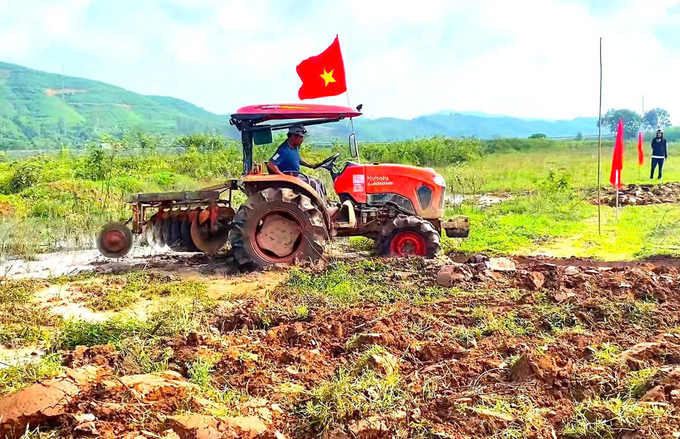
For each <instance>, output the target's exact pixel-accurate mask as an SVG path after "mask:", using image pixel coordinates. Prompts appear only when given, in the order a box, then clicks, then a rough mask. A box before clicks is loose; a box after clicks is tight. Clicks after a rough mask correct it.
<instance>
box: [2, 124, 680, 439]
mask: <svg viewBox="0 0 680 439" xmlns="http://www.w3.org/2000/svg"><path fill="white" fill-rule="evenodd" d="M104 140H105V141H104V143H105V144H106V148H103V149H102V148H99V147H95V146H92V147H91V148H89V149H88V150H86V151H82V152H76V151H72V150H68V149H63V150H62V151H61V152H60V153H54V154H50V155H44V156H37V157H29V158H22V159H10V158H5V159H4V160H3V161H2V163H0V193H2V194H3V195H2V196H0V215H1V218H2V235H0V239H1V242H0V244H1V245H2V248H1V252H2V256H3V258H4V259H5V260H6V261H5V263H4V265H3V267H4V269H5V279H4V281H3V283H2V284H0V343H3V344H4V345H5V347H4V348H3V349H2V350H0V356H2V357H3V358H0V361H2V364H0V396H1V397H2V398H0V414H2V415H3V416H4V417H3V418H2V419H0V434H3V435H7V436H10V437H22V436H23V437H26V438H38V437H39V438H52V437H82V436H92V437H95V436H97V437H107V438H109V437H110V438H114V437H129V438H137V437H145V438H158V437H164V438H175V437H182V438H198V437H200V438H203V437H215V438H217V437H228V438H229V437H251V438H255V437H257V438H265V437H266V438H270V437H271V438H281V437H286V438H307V437H317V436H320V437H324V438H328V439H330V438H335V439H340V438H353V437H359V438H369V437H370V438H373V437H404V438H406V437H409V438H411V437H416V438H487V437H491V438H497V439H511V438H525V437H526V438H557V437H558V438H624V437H625V438H657V437H658V438H665V437H677V436H678V435H679V434H680V422H678V419H679V418H678V414H679V413H678V410H677V407H678V406H679V405H680V387H679V386H678V379H677V378H678V376H680V369H678V364H680V338H679V337H680V335H679V334H680V320H679V318H678V315H677V309H678V307H679V306H680V295H679V293H680V291H679V290H678V285H679V284H678V282H679V281H680V273H679V272H678V268H679V267H680V264H678V262H677V259H674V258H675V257H677V256H678V253H680V232H678V231H677V230H678V227H677V226H678V225H679V223H680V209H678V207H677V206H678V204H677V198H678V196H680V185H675V184H673V182H675V181H680V168H677V167H675V166H674V159H673V157H674V156H675V153H676V152H677V151H678V147H677V144H672V145H671V149H670V152H669V155H670V157H671V160H670V161H669V162H668V165H667V166H668V168H667V170H666V172H665V178H664V185H663V186H656V187H654V188H651V189H650V192H647V191H642V190H641V189H638V187H637V186H636V187H635V188H632V189H628V188H627V189H626V197H625V198H623V199H622V200H625V202H624V203H623V204H624V206H622V207H621V208H620V209H619V210H618V211H617V210H616V209H615V208H613V207H611V206H609V205H608V204H606V205H602V206H601V210H602V234H599V233H598V222H597V210H598V208H597V206H596V205H595V204H593V203H592V201H593V199H594V197H595V196H596V192H597V190H596V174H597V162H596V145H595V144H594V143H593V142H592V141H581V142H577V141H565V142H554V141H549V140H541V139H537V140H531V141H529V140H519V139H515V140H513V139H499V140H492V141H481V140H475V139H460V140H457V139H437V138H435V139H423V140H416V141H409V142H399V143H394V144H366V145H363V147H362V155H363V158H364V159H365V160H366V161H371V162H372V161H398V162H408V163H415V164H418V165H422V166H432V167H435V168H436V169H437V170H439V171H440V172H441V173H442V175H444V176H445V178H446V180H447V183H448V190H449V192H448V193H449V197H450V201H451V202H450V203H449V204H448V205H447V214H449V215H455V214H461V213H462V214H466V215H469V216H470V218H471V234H470V237H469V238H468V239H465V240H461V241H456V240H449V239H446V240H444V242H443V249H444V252H443V253H444V254H443V255H442V256H440V258H438V259H435V260H421V259H408V260H390V259H379V258H376V257H375V256H374V255H373V254H372V253H371V251H370V248H371V245H370V242H367V241H368V240H364V239H350V240H338V241H337V242H335V243H334V244H333V246H332V247H331V248H329V249H328V251H327V253H326V255H325V258H324V260H323V261H322V263H320V264H315V265H313V266H312V265H302V266H299V267H293V268H290V267H274V268H272V269H269V270H265V271H263V272H259V273H239V272H237V271H235V270H234V269H233V267H229V266H228V264H227V257H226V256H225V255H217V256H215V257H214V258H209V257H207V256H204V255H200V254H178V253H155V252H152V251H149V250H148V249H145V248H144V247H142V248H141V249H139V253H136V254H134V255H133V256H131V257H127V258H125V259H123V260H122V261H105V260H102V259H101V258H95V257H92V256H88V257H87V258H85V259H79V260H78V261H77V262H76V257H75V256H73V255H81V256H82V255H90V254H91V253H87V251H83V250H85V249H88V248H90V247H91V246H92V241H93V237H94V235H95V233H96V231H97V229H98V228H99V227H100V226H101V224H103V223H105V222H106V221H108V220H110V219H116V220H119V219H123V220H127V219H128V218H129V216H130V212H129V211H128V208H127V206H126V205H125V204H124V203H123V201H122V200H123V198H122V197H123V195H124V194H125V193H129V192H137V191H161V190H175V189H179V190H182V189H194V188H199V187H202V186H207V185H210V184H213V183H217V182H221V181H223V180H224V179H225V178H228V177H230V176H236V175H237V174H238V172H239V168H240V153H239V151H238V149H237V148H236V146H235V145H234V144H233V143H232V142H230V141H228V140H225V139H224V138H222V137H219V136H203V135H194V136H186V137H181V138H178V139H172V140H171V141H170V140H168V139H166V138H164V137H160V136H149V135H139V134H136V135H129V136H126V137H124V138H123V139H122V140H115V139H104ZM274 147H275V144H273V145H269V146H265V147H262V148H260V149H256V154H257V156H256V160H258V161H263V160H265V159H266V158H267V157H268V156H269V155H271V153H272V151H273V149H274ZM627 147H628V151H627V154H626V164H625V168H624V182H625V183H630V184H638V185H639V184H647V183H648V182H649V180H648V179H647V178H645V176H647V177H648V175H645V174H646V173H647V172H648V168H647V165H646V164H645V166H644V167H643V168H642V170H641V171H640V176H639V177H638V169H637V165H636V155H635V151H634V149H635V148H634V147H633V146H632V144H629V145H627ZM611 148H612V145H611V143H605V145H604V148H603V149H604V151H603V163H602V182H603V196H604V197H605V198H607V202H609V200H610V199H611V191H610V190H609V189H608V185H607V184H606V182H607V180H608V169H609V158H610V157H611V155H610V154H611ZM345 150H346V146H345V145H341V144H336V145H333V146H332V147H324V148H318V147H311V146H307V147H306V148H305V149H303V152H302V154H303V156H305V157H307V158H309V159H310V160H309V161H318V160H319V159H321V158H323V157H325V156H327V155H330V154H331V153H333V152H336V151H337V152H341V153H342V154H345V155H343V158H345V159H346V158H347V156H346V151H345ZM317 175H319V176H321V177H322V178H325V179H326V181H327V183H328V184H330V181H329V180H328V176H327V175H323V174H321V173H318V174H317ZM636 191H637V193H636ZM659 191H662V192H659ZM650 194H657V195H650ZM659 194H661V195H659ZM236 201H237V203H242V202H243V201H244V199H243V197H241V198H238V199H237V200H236ZM648 202H649V203H650V204H644V203H648ZM67 249H69V250H70V249H73V250H76V249H77V250H80V252H79V253H69V252H64V251H63V250H67ZM55 250H60V251H62V252H61V253H57V254H56V255H55V254H52V255H44V254H43V253H45V252H47V251H55ZM447 255H448V256H447ZM16 258H20V259H16ZM565 258H570V259H565ZM452 260H455V261H458V262H460V264H454V263H453V262H452ZM36 383H37V384H36Z"/></svg>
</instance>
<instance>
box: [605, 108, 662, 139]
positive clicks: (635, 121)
mask: <svg viewBox="0 0 680 439" xmlns="http://www.w3.org/2000/svg"><path fill="white" fill-rule="evenodd" d="M619 119H622V120H623V125H624V127H625V131H626V133H625V134H626V137H629V138H633V137H636V136H637V133H638V132H639V131H656V130H658V129H662V130H663V129H666V128H669V127H670V126H671V125H672V124H671V116H670V115H669V114H668V111H666V110H664V109H663V108H654V109H652V110H649V111H647V112H646V113H645V114H644V116H641V115H640V114H639V113H637V112H635V111H633V110H628V109H625V108H622V109H618V110H616V109H613V108H612V109H609V110H608V111H607V112H606V113H605V114H604V115H603V116H602V128H609V132H610V133H611V134H614V133H615V132H616V128H617V126H618V124H619ZM598 126H599V122H598Z"/></svg>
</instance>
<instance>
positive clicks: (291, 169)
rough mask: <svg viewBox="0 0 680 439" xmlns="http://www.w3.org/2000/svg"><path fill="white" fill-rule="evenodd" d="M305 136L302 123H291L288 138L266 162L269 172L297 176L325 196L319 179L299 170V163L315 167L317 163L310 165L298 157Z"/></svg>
mask: <svg viewBox="0 0 680 439" xmlns="http://www.w3.org/2000/svg"><path fill="white" fill-rule="evenodd" d="M306 136H307V129H306V128H305V127H304V126H302V125H293V126H292V127H290V128H289V129H288V138H287V139H286V140H285V141H284V142H283V143H282V144H281V145H280V146H279V148H278V149H277V150H276V152H275V153H274V155H273V156H272V158H270V159H269V161H268V162H267V169H268V170H269V173H270V174H288V175H294V176H295V177H298V178H299V179H300V180H303V181H305V182H306V183H308V184H309V185H310V186H311V187H312V188H313V189H314V190H315V191H316V192H318V193H319V195H321V196H322V197H323V198H326V189H325V188H324V185H323V183H322V182H321V180H319V179H316V178H314V177H310V176H308V175H305V174H302V173H301V172H300V165H302V166H304V167H306V168H311V169H316V168H318V167H319V165H318V164H315V165H311V164H309V163H307V162H305V161H304V160H302V158H300V145H302V142H303V141H304V140H305V137H306Z"/></svg>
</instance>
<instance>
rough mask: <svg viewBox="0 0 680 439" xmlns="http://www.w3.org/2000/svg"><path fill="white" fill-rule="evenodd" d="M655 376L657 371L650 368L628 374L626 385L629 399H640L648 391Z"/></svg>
mask: <svg viewBox="0 0 680 439" xmlns="http://www.w3.org/2000/svg"><path fill="white" fill-rule="evenodd" d="M656 375H657V371H656V370H655V369H651V368H646V369H642V370H638V371H632V372H630V374H629V379H628V382H627V383H626V389H627V390H628V395H629V396H630V397H631V398H635V399H637V398H640V397H641V396H642V395H644V394H645V392H647V391H648V390H649V388H650V386H651V382H652V380H653V379H654V378H655V377H656Z"/></svg>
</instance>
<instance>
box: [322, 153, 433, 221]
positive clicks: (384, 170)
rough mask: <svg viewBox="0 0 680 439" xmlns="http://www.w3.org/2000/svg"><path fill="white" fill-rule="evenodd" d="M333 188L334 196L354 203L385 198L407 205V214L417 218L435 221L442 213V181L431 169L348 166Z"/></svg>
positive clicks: (402, 166) (384, 165) (398, 166)
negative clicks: (344, 195) (409, 207)
mask: <svg viewBox="0 0 680 439" xmlns="http://www.w3.org/2000/svg"><path fill="white" fill-rule="evenodd" d="M334 186H335V191H336V193H337V194H338V195H341V194H346V195H347V196H349V197H350V198H351V199H353V200H354V201H355V202H357V203H369V204H374V202H373V201H375V200H378V199H382V198H385V197H387V196H388V195H389V197H390V198H391V199H392V200H394V199H397V198H398V199H400V200H403V201H404V205H411V206H412V208H411V209H410V210H411V211H413V212H414V213H415V214H416V215H418V216H420V217H423V218H426V219H430V218H432V219H437V218H441V216H442V213H443V206H444V194H445V191H446V181H445V180H444V177H442V176H441V175H440V174H439V173H437V172H436V171H435V170H434V169H432V168H420V167H418V166H410V165H400V164H374V165H360V164H357V163H351V162H350V163H348V164H347V166H346V167H345V169H344V170H343V171H342V172H341V173H340V175H338V176H337V177H336V179H335V181H334ZM399 197H400V198H399ZM341 198H342V197H341ZM405 200H408V202H406V201H405ZM406 210H409V209H406Z"/></svg>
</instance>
